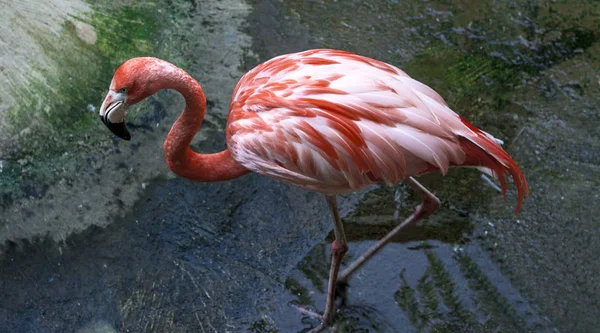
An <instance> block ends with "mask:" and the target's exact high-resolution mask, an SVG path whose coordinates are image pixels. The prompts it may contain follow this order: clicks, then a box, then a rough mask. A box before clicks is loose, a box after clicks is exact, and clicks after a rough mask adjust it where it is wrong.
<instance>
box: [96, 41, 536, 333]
mask: <svg viewBox="0 0 600 333" xmlns="http://www.w3.org/2000/svg"><path fill="white" fill-rule="evenodd" d="M161 89H175V90H177V91H179V92H180V93H181V94H182V95H183V97H184V98H185V100H186V106H185V109H184V110H183V112H182V113H181V115H180V116H179V118H178V119H177V121H175V123H174V124H173V127H172V128H171V130H170V131H169V134H168V135H167V139H166V140H165V143H164V152H165V158H166V161H167V165H168V166H169V168H170V169H171V170H172V171H173V172H175V173H176V174H178V175H180V176H182V177H186V178H188V179H191V180H195V181H202V182H212V181H223V180H229V179H233V178H237V177H240V176H242V175H244V174H246V173H248V172H250V171H255V172H258V173H261V174H263V175H267V176H270V177H274V178H276V179H279V180H282V181H284V182H287V183H291V184H294V185H296V186H299V187H302V188H306V189H309V190H313V191H318V192H322V193H323V194H325V197H326V199H327V203H328V206H329V209H330V212H331V216H332V220H333V222H334V236H335V240H334V241H333V243H332V247H331V250H332V261H331V269H330V273H329V283H328V293H327V301H326V306H325V312H324V314H323V316H321V319H322V321H321V325H319V326H318V327H317V328H315V329H314V330H311V333H316V332H320V331H322V330H323V329H324V328H325V327H327V326H329V325H331V324H332V321H333V314H334V309H335V294H336V293H335V291H336V288H337V287H338V286H337V285H338V284H339V285H340V286H344V285H347V283H346V282H347V281H348V278H349V277H350V276H351V275H352V274H353V272H355V271H356V270H357V269H359V268H360V267H361V266H362V265H363V264H364V263H365V262H367V260H369V258H372V257H373V255H375V254H376V253H377V252H378V251H380V250H381V249H382V248H383V247H384V246H385V245H386V244H388V243H389V242H390V241H391V240H392V239H393V237H395V235H397V234H398V233H400V232H402V230H404V229H406V228H409V227H411V226H414V225H415V224H416V223H418V221H420V220H422V219H423V218H425V217H426V216H429V215H430V214H432V213H433V212H434V211H435V210H436V209H438V208H439V206H440V201H439V199H438V198H436V197H435V195H433V194H432V193H431V192H429V191H428V190H427V189H426V188H425V187H423V186H422V185H421V184H419V183H418V181H416V180H415V179H414V178H413V177H412V176H417V175H420V174H423V173H426V172H430V171H435V170H439V171H441V172H442V173H446V171H447V170H448V168H449V167H478V168H483V169H485V170H486V171H489V172H491V174H493V175H495V176H497V178H498V180H499V181H500V183H501V185H502V191H503V192H504V193H506V180H505V176H506V175H507V174H510V175H511V176H512V178H513V180H514V182H515V185H516V187H517V190H518V204H517V208H516V211H515V214H516V213H517V212H518V211H519V208H520V206H521V203H522V200H523V197H524V194H525V192H527V191H528V185H527V181H526V180H525V177H524V176H523V173H522V172H521V170H520V169H519V167H518V166H517V164H516V163H515V162H514V161H513V160H512V159H511V158H510V156H509V155H508V154H507V153H506V152H505V151H504V150H503V149H502V148H501V147H500V145H499V142H500V140H497V139H495V138H494V137H493V136H491V135H490V134H488V133H485V132H483V131H482V130H480V129H478V128H477V127H475V126H473V125H471V124H470V123H469V122H467V121H466V120H465V119H463V118H462V117H460V116H459V115H457V114H456V113H454V112H453V111H452V110H451V109H450V108H449V107H448V105H447V104H446V103H445V102H444V100H443V99H442V97H440V95H438V94H437V93H436V92H435V91H433V90H432V89H431V88H429V87H428V86H426V85H424V84H422V83H420V82H418V81H416V80H414V79H412V78H411V77H409V76H408V75H407V74H406V73H404V72H402V71H401V70H400V69H398V68H396V67H394V66H391V65H388V64H385V63H383V62H380V61H377V60H374V59H370V58H367V57H363V56H359V55H356V54H352V53H350V52H344V51H336V50H326V49H318V50H309V51H305V52H300V53H294V54H287V55H283V56H279V57H276V58H273V59H271V60H269V61H267V62H265V63H262V64H260V65H258V66H257V67H256V68H254V69H252V70H251V71H250V72H248V73H247V74H246V75H244V76H243V77H242V78H241V80H240V82H239V83H238V84H237V86H236V87H235V89H234V91H233V96H232V100H231V106H230V113H229V118H228V122H227V128H226V140H227V146H228V149H225V150H223V151H221V152H218V153H214V154H202V153H197V152H194V151H193V150H192V149H191V148H190V143H191V142H192V139H193V138H194V136H195V135H196V133H197V131H198V128H199V127H200V124H201V123H202V120H203V119H204V115H205V112H206V98H205V96H204V92H203V90H202V88H201V87H200V85H199V84H198V82H197V81H196V80H194V79H193V78H192V77H191V76H190V75H189V74H187V73H186V72H185V71H183V70H182V69H180V68H178V67H176V66H174V65H173V64H170V63H168V62H166V61H163V60H160V59H156V58H150V57H141V58H133V59H130V60H128V61H126V62H125V63H124V64H123V65H121V66H120V67H119V68H118V69H117V70H116V72H115V75H114V76H113V80H112V82H111V84H110V89H109V92H108V94H107V96H106V98H105V100H104V102H103V103H102V106H101V107H100V118H101V119H102V121H103V122H104V124H105V125H106V126H107V127H108V128H109V129H110V130H111V131H112V132H113V133H114V134H116V135H117V136H119V137H121V138H123V139H125V140H129V139H130V134H129V132H128V131H127V128H126V126H125V115H126V113H127V107H128V106H129V105H133V104H136V103H138V102H139V101H141V100H143V99H144V98H146V97H148V96H150V95H152V94H154V93H155V92H157V91H158V90H161ZM399 181H403V182H405V183H406V184H407V185H408V186H410V187H411V188H412V189H413V190H414V191H415V193H417V195H419V196H420V197H421V198H422V203H421V204H420V205H419V206H418V207H417V209H416V210H415V212H413V213H412V214H411V215H410V216H409V217H407V218H406V219H405V220H404V222H402V223H400V224H399V225H398V226H396V227H395V228H394V229H393V230H392V231H390V232H389V233H388V234H387V235H386V236H385V237H383V238H382V239H381V240H379V241H378V242H377V243H376V244H375V245H373V246H372V247H371V248H370V249H369V250H368V251H366V252H365V253H364V254H363V255H362V256H360V257H359V258H358V259H356V260H355V261H354V262H353V263H351V264H350V265H349V267H348V268H347V269H346V270H345V271H344V272H342V274H341V275H339V274H338V273H339V269H340V265H341V262H342V259H343V257H344V255H345V253H346V251H347V250H348V245H347V240H346V236H345V233H344V226H343V222H342V220H341V218H340V215H339V210H338V208H337V201H336V198H335V194H338V193H345V192H352V191H355V190H358V189H361V188H364V187H366V186H368V185H370V184H373V183H377V182H385V183H387V184H389V185H392V184H395V183H397V182H399Z"/></svg>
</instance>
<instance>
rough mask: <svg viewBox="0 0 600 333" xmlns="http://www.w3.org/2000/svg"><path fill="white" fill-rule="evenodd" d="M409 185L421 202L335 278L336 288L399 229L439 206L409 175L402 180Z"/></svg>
mask: <svg viewBox="0 0 600 333" xmlns="http://www.w3.org/2000/svg"><path fill="white" fill-rule="evenodd" d="M404 182H405V183H406V184H407V185H408V186H410V187H411V188H412V189H413V190H414V191H415V192H416V193H417V194H418V195H419V196H420V197H421V198H422V199H423V202H422V203H421V204H420V205H419V207H417V210H416V211H415V212H414V213H412V215H411V216H409V217H408V218H407V219H406V220H404V222H402V223H400V224H399V225H398V226H397V227H396V228H394V230H392V231H390V232H389V233H388V234H387V235H385V237H383V238H382V239H381V240H380V241H378V242H377V244H375V245H373V247H371V248H370V249H369V250H368V251H367V252H365V253H364V254H363V255H362V256H360V258H358V259H356V260H355V261H354V262H353V263H352V264H350V266H349V267H348V268H347V269H346V270H345V271H344V272H342V274H341V275H340V277H339V278H338V280H337V283H338V288H339V289H340V291H345V289H346V287H347V285H348V279H349V278H350V276H352V274H354V273H355V272H356V271H357V270H358V269H359V268H360V267H362V265H364V264H365V263H366V262H367V260H369V259H370V258H371V257H373V256H374V255H375V254H376V253H377V252H379V250H381V249H382V248H383V247H384V246H385V245H387V244H388V243H389V242H390V241H391V240H392V238H393V237H394V236H396V235H397V234H399V233H400V232H401V231H403V230H405V229H407V228H410V227H412V226H414V225H415V224H417V222H419V221H420V220H421V219H423V218H424V217H427V216H429V215H431V214H432V213H433V212H435V211H436V210H437V209H438V208H439V207H440V200H439V199H438V198H437V197H436V196H435V195H433V194H432V193H431V192H429V191H428V190H427V189H426V188H425V187H424V186H423V185H421V184H420V183H419V182H417V181H416V180H415V179H414V178H413V177H409V178H408V179H406V180H405V181H404ZM342 298H343V301H345V297H344V296H343V297H342Z"/></svg>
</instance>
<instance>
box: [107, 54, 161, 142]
mask: <svg viewBox="0 0 600 333" xmlns="http://www.w3.org/2000/svg"><path fill="white" fill-rule="evenodd" d="M165 63H166V62H164V61H162V60H160V59H157V58H151V57H141V58H133V59H129V60H127V61H126V62H124V63H123V64H122V65H121V66H120V67H119V68H118V69H117V70H116V71H115V75H114V76H113V79H112V81H111V83H110V88H109V91H108V94H107V95H106V98H105V99H104V102H103V103H102V106H101V107H100V119H101V120H102V122H103V123H104V124H105V125H106V127H108V129H109V130H110V131H111V132H113V133H114V134H115V135H116V136H118V137H119V138H121V139H123V140H130V139H131V135H130V134H129V131H128V130H127V127H126V126H125V115H126V114H127V107H128V106H130V105H134V104H136V103H138V102H140V101H142V100H143V99H144V98H146V97H148V96H150V95H152V94H154V93H155V92H157V91H158V90H160V89H161V88H163V87H162V85H161V82H160V81H159V80H157V78H158V74H160V72H161V70H162V69H164V68H165Z"/></svg>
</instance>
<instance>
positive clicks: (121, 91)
mask: <svg viewBox="0 0 600 333" xmlns="http://www.w3.org/2000/svg"><path fill="white" fill-rule="evenodd" d="M119 92H120V93H123V94H124V93H126V92H127V88H121V89H119Z"/></svg>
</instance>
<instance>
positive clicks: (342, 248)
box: [331, 239, 348, 260]
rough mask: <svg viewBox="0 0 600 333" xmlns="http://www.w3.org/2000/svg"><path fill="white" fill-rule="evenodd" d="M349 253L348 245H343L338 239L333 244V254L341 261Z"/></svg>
mask: <svg viewBox="0 0 600 333" xmlns="http://www.w3.org/2000/svg"><path fill="white" fill-rule="evenodd" d="M346 252H348V244H346V243H342V242H340V241H338V240H337V239H336V240H334V241H333V243H331V254H332V255H333V256H335V257H336V258H339V259H340V260H341V259H342V258H343V257H344V255H345V254H346Z"/></svg>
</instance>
